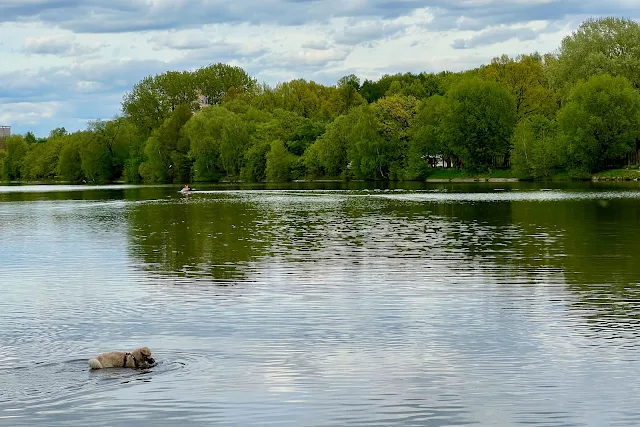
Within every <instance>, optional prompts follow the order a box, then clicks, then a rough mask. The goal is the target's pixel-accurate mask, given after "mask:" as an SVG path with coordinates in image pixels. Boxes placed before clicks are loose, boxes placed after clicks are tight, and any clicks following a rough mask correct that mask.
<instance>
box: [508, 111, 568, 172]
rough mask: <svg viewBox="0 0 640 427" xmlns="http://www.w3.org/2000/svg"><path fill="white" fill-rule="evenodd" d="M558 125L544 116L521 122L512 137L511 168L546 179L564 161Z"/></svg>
mask: <svg viewBox="0 0 640 427" xmlns="http://www.w3.org/2000/svg"><path fill="white" fill-rule="evenodd" d="M558 133H559V132H558V125H557V122H556V121H555V120H549V119H548V118H546V117H545V116H542V115H538V114H535V115H529V116H527V117H525V118H524V119H522V120H520V122H518V125H517V126H516V128H515V130H514V132H513V137H512V138H511V143H512V149H511V167H512V169H513V171H514V173H515V174H516V175H517V176H519V177H521V178H546V177H549V176H551V174H552V173H553V171H554V170H555V169H557V168H559V167H560V166H562V165H563V164H564V161H565V159H564V156H563V153H562V151H561V148H560V145H559V144H558Z"/></svg>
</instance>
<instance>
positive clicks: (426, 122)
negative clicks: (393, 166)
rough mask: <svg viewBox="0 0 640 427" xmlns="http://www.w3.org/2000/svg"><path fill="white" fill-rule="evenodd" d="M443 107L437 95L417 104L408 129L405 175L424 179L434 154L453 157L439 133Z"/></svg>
mask: <svg viewBox="0 0 640 427" xmlns="http://www.w3.org/2000/svg"><path fill="white" fill-rule="evenodd" d="M446 108H447V104H446V99H445V98H444V97H443V96H440V95H434V96H432V97H430V98H427V99H424V100H423V101H422V102H421V103H420V105H419V107H418V111H417V113H416V115H415V117H414V118H413V120H412V122H411V125H410V128H409V136H410V138H409V141H410V143H409V154H408V165H407V176H408V178H410V179H419V178H425V177H427V175H428V174H429V172H430V169H431V167H433V166H435V161H436V159H437V158H438V157H440V156H441V157H442V158H445V159H451V158H452V157H453V156H454V152H453V150H452V149H451V147H449V146H448V145H447V144H446V143H445V142H446V139H445V138H443V137H442V134H441V129H442V126H441V121H442V118H443V117H444V115H445V112H446ZM430 162H431V163H430Z"/></svg>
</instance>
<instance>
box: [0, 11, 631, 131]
mask: <svg viewBox="0 0 640 427" xmlns="http://www.w3.org/2000/svg"><path fill="white" fill-rule="evenodd" d="M637 5H638V0H616V1H607V2H605V1H603V0H261V1H257V0H108V1H107V0H0V125H11V126H12V131H13V133H25V132H27V131H29V130H31V131H33V132H35V133H36V135H37V136H46V135H47V134H48V133H49V130H51V129H53V128H55V127H59V126H64V127H65V128H66V129H67V130H70V131H73V130H78V129H84V128H85V127H86V123H87V121H88V120H95V119H109V118H112V117H114V116H115V115H117V114H118V113H119V112H120V102H121V100H122V96H123V94H124V93H125V92H126V91H127V90H129V89H130V88H131V87H132V86H133V85H134V84H135V83H137V82H138V81H140V80H141V79H142V78H143V77H145V76H147V75H152V74H157V73H161V72H164V71H167V70H188V69H196V68H199V67H201V66H205V65H208V64H211V63H216V62H225V63H230V64H233V65H239V66H241V67H243V68H244V69H245V70H247V71H248V72H249V74H251V75H252V76H254V77H256V78H257V79H258V80H259V81H261V82H263V81H264V82H267V83H269V84H272V85H275V84H276V83H278V82H280V81H287V80H290V79H292V78H305V79H308V80H315V81H317V82H320V83H324V84H334V83H335V82H336V80H337V79H338V78H339V77H341V76H343V75H346V74H350V73H355V74H357V75H358V76H360V77H361V79H363V80H364V79H365V78H369V79H377V78H378V77H380V76H381V75H383V74H386V73H396V72H407V71H412V72H416V73H417V72H421V71H427V72H430V71H436V72H437V71H442V70H451V71H460V70H463V69H469V68H473V67H476V66H478V65H480V64H483V63H487V62H489V61H490V60H491V58H493V57H495V56H499V55H501V54H508V55H510V56H515V55H518V54H520V53H531V52H533V51H539V52H541V53H546V52H551V51H553V50H555V49H557V47H558V46H559V44H560V41H561V40H562V38H563V37H564V36H565V35H567V34H570V33H571V31H573V30H575V29H576V28H577V27H578V26H579V25H580V23H581V22H582V21H583V20H584V19H585V18H588V17H598V16H620V17H627V18H634V19H635V18H637V17H638V15H640V12H639V8H638V7H637Z"/></svg>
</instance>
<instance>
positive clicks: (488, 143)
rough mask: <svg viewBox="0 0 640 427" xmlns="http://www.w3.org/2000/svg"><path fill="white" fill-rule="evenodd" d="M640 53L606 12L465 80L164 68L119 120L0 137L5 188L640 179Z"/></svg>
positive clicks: (133, 94)
mask: <svg viewBox="0 0 640 427" xmlns="http://www.w3.org/2000/svg"><path fill="white" fill-rule="evenodd" d="M639 46H640V26H639V25H638V23H636V22H635V21H633V20H629V19H622V18H614V17H610V18H601V19H588V20H586V21H584V22H583V23H582V25H581V26H580V27H579V28H578V29H577V30H576V31H575V32H573V33H572V34H571V35H569V36H567V37H566V38H565V39H564V40H563V41H562V43H561V45H560V46H559V48H558V49H557V50H556V51H555V52H552V53H547V54H539V53H532V54H526V55H521V56H518V57H516V58H510V57H508V56H501V57H497V58H495V59H494V60H493V61H491V63H490V64H488V65H483V66H480V67H478V68H476V69H472V70H468V71H464V72H459V73H454V72H449V71H443V72H440V73H420V74H412V73H405V74H396V75H385V76H383V77H381V78H380V79H379V80H376V81H372V80H364V81H361V80H360V78H359V77H357V76H355V75H348V76H345V77H342V78H341V79H339V81H338V82H337V83H336V84H335V85H333V86H325V85H321V84H318V83H315V82H313V81H307V80H304V79H298V80H292V81H289V82H282V83H279V84H278V85H277V86H275V87H270V86H268V85H266V84H259V83H258V82H257V81H256V79H255V78H253V77H251V76H249V75H248V74H247V73H246V72H245V70H243V69H242V68H240V67H237V66H231V65H227V64H222V63H217V64H211V65H208V66H205V67H202V68H200V69H198V70H196V71H192V72H191V71H167V72H165V73H163V74H160V75H155V76H148V77H146V78H145V79H143V80H142V81H140V82H139V83H137V84H136V85H135V86H134V87H133V88H132V89H131V90H130V91H129V92H127V93H126V94H125V96H124V99H123V101H122V111H121V114H120V115H119V116H117V117H116V118H114V119H113V120H108V121H102V120H98V121H94V122H91V123H89V125H88V127H87V129H86V130H83V131H78V132H73V133H69V132H67V131H66V130H65V129H64V128H57V129H54V130H52V131H51V132H50V134H49V136H48V137H46V138H36V137H35V136H34V135H33V134H32V133H30V132H29V133H27V134H26V135H12V136H9V137H7V138H4V139H2V140H0V180H3V181H49V180H51V181H56V180H58V181H65V182H92V183H106V182H111V181H126V182H145V183H171V182H173V183H180V184H185V183H189V182H216V181H221V180H225V181H230V180H231V181H244V182H263V181H272V182H284V181H293V180H328V179H331V180H335V179H339V180H391V181H404V180H420V181H424V180H451V179H480V178H482V179H488V178H492V179H540V180H544V179H639V178H640V169H638V165H639V156H638V153H639V150H640V48H639ZM426 54H428V53H426Z"/></svg>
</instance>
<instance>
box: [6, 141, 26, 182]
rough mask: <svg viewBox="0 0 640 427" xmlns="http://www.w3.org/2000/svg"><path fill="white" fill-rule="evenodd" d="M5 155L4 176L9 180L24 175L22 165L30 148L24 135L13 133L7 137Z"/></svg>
mask: <svg viewBox="0 0 640 427" xmlns="http://www.w3.org/2000/svg"><path fill="white" fill-rule="evenodd" d="M4 146H5V153H6V154H5V157H4V162H3V163H4V165H3V170H2V177H3V178H4V179H7V180H16V179H20V178H21V177H22V165H23V161H24V158H25V156H26V155H27V152H28V150H29V146H28V145H27V142H26V141H25V140H24V137H23V136H22V135H11V136H8V137H6V138H5V140H4Z"/></svg>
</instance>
